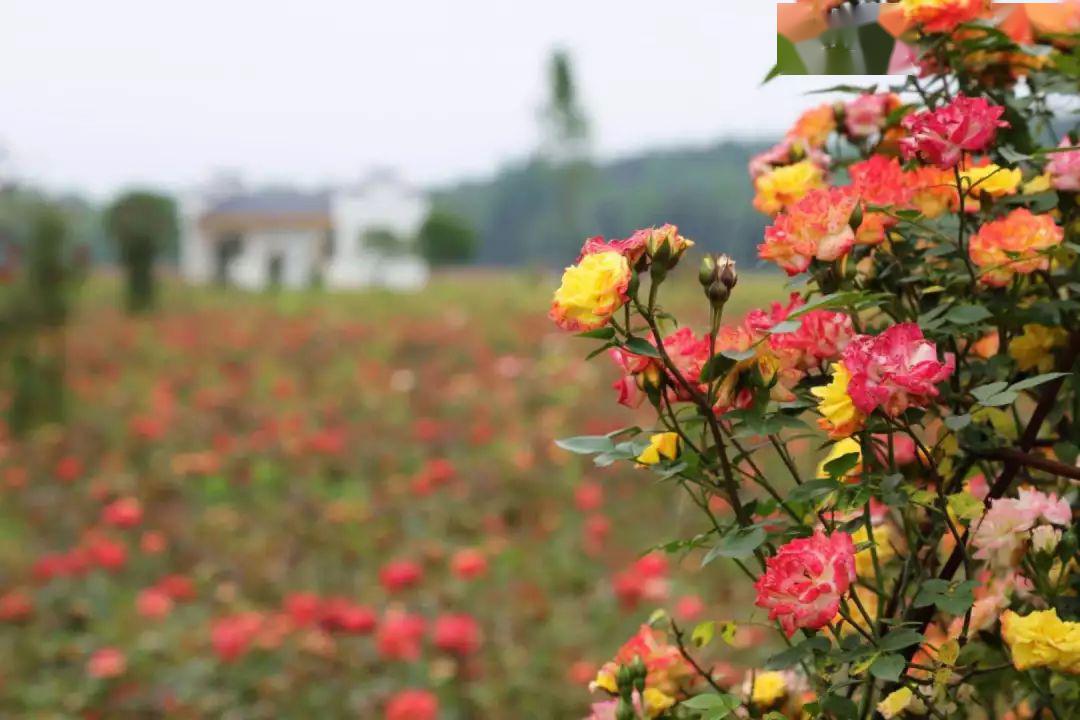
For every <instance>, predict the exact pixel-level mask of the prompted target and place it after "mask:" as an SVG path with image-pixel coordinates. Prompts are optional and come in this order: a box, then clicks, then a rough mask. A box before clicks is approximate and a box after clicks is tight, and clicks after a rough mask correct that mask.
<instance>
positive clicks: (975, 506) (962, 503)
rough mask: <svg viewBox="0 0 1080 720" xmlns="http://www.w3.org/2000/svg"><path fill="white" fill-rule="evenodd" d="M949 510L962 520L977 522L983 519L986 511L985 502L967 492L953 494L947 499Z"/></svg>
mask: <svg viewBox="0 0 1080 720" xmlns="http://www.w3.org/2000/svg"><path fill="white" fill-rule="evenodd" d="M946 503H947V504H948V507H949V510H951V511H952V513H953V515H955V516H956V517H958V518H960V519H961V520H977V519H978V518H980V517H982V514H983V511H984V510H985V509H986V508H985V506H984V505H983V501H982V500H980V499H979V498H977V497H975V496H974V495H972V494H971V493H969V492H968V491H967V490H964V491H962V492H958V493H953V494H952V495H949V496H948V498H946Z"/></svg>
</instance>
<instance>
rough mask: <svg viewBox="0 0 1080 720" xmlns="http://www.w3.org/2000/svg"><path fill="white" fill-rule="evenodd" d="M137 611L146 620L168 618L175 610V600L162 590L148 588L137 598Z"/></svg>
mask: <svg viewBox="0 0 1080 720" xmlns="http://www.w3.org/2000/svg"><path fill="white" fill-rule="evenodd" d="M135 609H136V610H138V612H139V614H140V615H142V616H143V617H145V618H153V619H160V618H163V617H167V616H168V614H169V613H170V612H172V609H173V600H172V598H171V597H169V596H168V594H166V593H165V592H163V591H162V590H161V589H160V588H157V587H152V588H147V589H146V590H143V591H141V592H140V593H139V595H138V596H137V597H136V598H135Z"/></svg>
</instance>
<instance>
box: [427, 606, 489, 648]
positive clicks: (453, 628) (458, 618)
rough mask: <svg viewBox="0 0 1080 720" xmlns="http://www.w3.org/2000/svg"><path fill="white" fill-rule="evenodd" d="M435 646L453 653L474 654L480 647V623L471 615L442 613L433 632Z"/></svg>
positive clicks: (436, 620)
mask: <svg viewBox="0 0 1080 720" xmlns="http://www.w3.org/2000/svg"><path fill="white" fill-rule="evenodd" d="M432 635H433V641H434V643H435V647H437V648H439V649H440V650H442V651H443V652H447V653H450V654H452V655H459V656H465V655H472V654H473V653H475V652H476V651H477V650H479V649H480V642H481V633H480V625H479V624H478V623H477V622H476V620H475V619H474V618H473V617H472V616H471V615H464V614H459V615H441V616H439V617H438V618H436V619H435V629H434V631H433V633H432Z"/></svg>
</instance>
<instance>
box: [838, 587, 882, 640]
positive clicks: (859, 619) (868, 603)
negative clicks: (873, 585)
mask: <svg viewBox="0 0 1080 720" xmlns="http://www.w3.org/2000/svg"><path fill="white" fill-rule="evenodd" d="M852 589H853V590H854V591H855V593H856V594H857V595H858V596H859V602H860V603H862V606H863V608H864V609H865V610H866V614H867V615H869V616H870V618H871V622H872V621H873V619H874V618H876V617H877V611H878V596H877V593H876V592H874V591H873V590H870V589H869V588H864V587H862V586H855V587H853V588H852ZM848 608H849V609H850V612H849V613H848V617H850V618H851V620H853V621H854V624H855V625H857V626H858V627H860V628H862V629H863V630H865V631H867V632H873V630H872V628H871V627H870V625H869V624H868V623H867V622H866V618H865V617H863V614H862V611H861V610H859V608H858V607H856V606H855V604H854V603H853V602H852V603H848ZM833 625H835V626H836V628H837V629H838V630H839V631H840V634H841V635H844V636H847V635H850V634H851V633H853V632H855V631H856V630H855V628H854V627H853V626H852V623H849V622H848V621H847V619H845V618H844V616H843V615H842V614H841V613H840V610H837V611H836V615H835V616H834V617H833Z"/></svg>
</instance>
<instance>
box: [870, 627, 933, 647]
mask: <svg viewBox="0 0 1080 720" xmlns="http://www.w3.org/2000/svg"><path fill="white" fill-rule="evenodd" d="M925 639H926V638H925V637H923V635H922V633H920V632H918V631H917V630H913V629H911V628H897V629H896V630H893V631H892V632H890V633H889V634H888V635H886V636H885V637H883V638H882V639H881V644H880V647H881V649H882V650H885V651H894V650H901V649H903V648H906V647H911V646H912V645H918V644H919V643H921V642H923V641H924V640H925Z"/></svg>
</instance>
